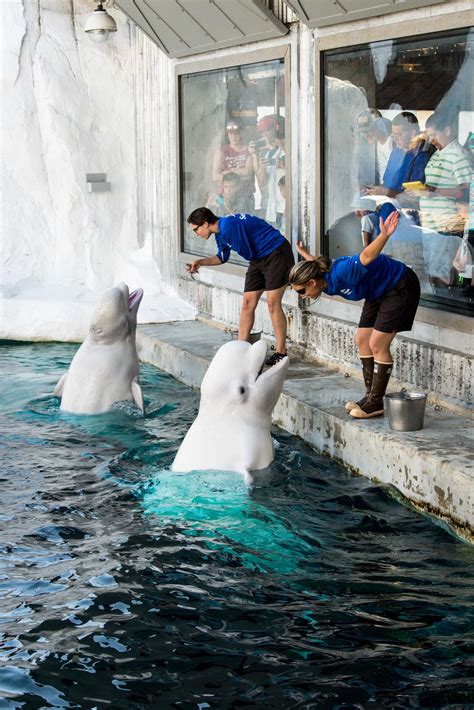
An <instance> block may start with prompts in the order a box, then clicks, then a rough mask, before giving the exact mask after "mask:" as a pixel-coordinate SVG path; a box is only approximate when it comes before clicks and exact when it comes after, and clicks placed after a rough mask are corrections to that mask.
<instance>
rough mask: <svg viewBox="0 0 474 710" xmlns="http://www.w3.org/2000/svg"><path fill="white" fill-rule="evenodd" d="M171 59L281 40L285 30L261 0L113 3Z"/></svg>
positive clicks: (129, 0) (121, 0)
mask: <svg viewBox="0 0 474 710" xmlns="http://www.w3.org/2000/svg"><path fill="white" fill-rule="evenodd" d="M114 2H115V5H117V7H119V8H120V9H121V10H122V11H123V12H124V13H125V14H126V15H127V16H128V17H129V18H130V19H131V20H132V21H133V22H134V23H135V24H136V25H138V27H140V29H141V30H143V32H145V34H147V35H148V37H149V38H150V39H151V40H152V41H153V42H155V43H156V44H157V45H158V46H159V47H160V49H162V50H163V52H165V54H167V55H168V57H171V58H179V57H187V56H189V55H192V54H200V53H202V52H211V51H212V50H215V49H222V48H224V47H232V46H236V45H242V44H246V43H247V42H256V41H257V40H263V39H271V38H274V37H282V36H283V35H285V34H286V33H287V32H288V28H287V27H286V26H285V25H284V24H283V23H282V22H280V20H278V19H277V18H276V17H275V15H274V14H273V13H272V12H271V11H270V10H269V9H268V8H267V7H265V5H264V4H263V2H261V0H114Z"/></svg>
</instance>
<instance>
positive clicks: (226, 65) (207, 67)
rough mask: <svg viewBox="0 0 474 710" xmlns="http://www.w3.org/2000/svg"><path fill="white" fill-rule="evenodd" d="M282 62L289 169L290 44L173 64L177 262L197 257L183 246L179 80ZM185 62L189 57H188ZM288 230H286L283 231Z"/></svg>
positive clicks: (232, 268)
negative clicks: (276, 61)
mask: <svg viewBox="0 0 474 710" xmlns="http://www.w3.org/2000/svg"><path fill="white" fill-rule="evenodd" d="M276 59H282V60H283V63H284V76H285V155H286V156H287V161H286V162H287V164H288V165H290V166H291V104H290V100H291V92H290V72H291V44H290V43H289V42H288V41H286V42H285V43H284V44H279V45H277V46H273V47H268V48H265V49H260V50H253V51H249V52H243V53H242V54H233V55H228V56H223V57H218V58H215V59H198V58H196V61H194V62H193V64H192V65H191V64H190V63H189V61H188V62H186V63H184V62H183V63H181V64H177V65H176V67H175V96H176V109H175V110H176V132H177V140H176V165H177V167H178V169H177V171H176V173H177V174H176V197H177V225H178V261H179V262H183V263H185V262H189V259H190V257H192V258H199V256H200V254H196V253H194V252H192V251H187V250H186V248H185V246H184V229H185V228H186V226H185V225H184V224H183V221H182V219H183V218H182V190H183V180H182V160H183V152H182V146H181V122H180V118H181V84H180V81H181V77H183V76H191V75H192V74H201V73H203V72H206V71H219V70H220V69H230V68H233V67H235V68H237V69H238V68H239V67H243V66H248V65H251V64H262V63H264V62H267V61H272V60H276ZM188 60H189V58H188ZM291 172H292V171H291V169H290V170H288V172H287V174H286V176H285V177H286V185H287V190H288V195H289V196H290V198H289V199H287V200H286V212H285V218H286V223H287V224H288V225H291V224H292V222H291V213H292V201H293V200H292V197H291V194H292V193H291V187H292V176H291ZM287 231H289V230H287ZM286 238H287V239H288V241H289V242H290V244H291V230H290V231H289V233H288V234H287V235H286ZM219 270H220V271H221V272H224V273H229V274H234V275H237V276H243V275H244V274H245V272H246V270H247V267H246V266H243V265H240V264H231V263H229V262H227V263H225V264H223V265H222V266H220V267H219Z"/></svg>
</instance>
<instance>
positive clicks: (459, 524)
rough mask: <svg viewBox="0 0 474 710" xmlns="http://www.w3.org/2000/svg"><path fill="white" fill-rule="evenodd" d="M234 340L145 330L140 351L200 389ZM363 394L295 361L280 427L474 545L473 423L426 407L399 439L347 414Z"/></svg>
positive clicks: (170, 329)
mask: <svg viewBox="0 0 474 710" xmlns="http://www.w3.org/2000/svg"><path fill="white" fill-rule="evenodd" d="M229 337H230V336H229V334H228V333H226V332H225V331H224V330H223V329H222V328H215V327H211V326H210V325H207V324H204V323H202V322H199V321H185V322H176V323H163V324H157V325H141V326H139V327H138V329H137V347H138V352H139V356H140V359H141V360H142V361H143V362H148V363H151V364H153V365H155V366H156V367H159V368H161V369H163V370H165V371H166V372H169V373H170V374H171V375H173V376H174V377H176V378H177V379H178V380H180V381H181V382H184V383H186V384H188V385H191V386H193V387H199V386H200V384H201V381H202V378H203V376H204V373H205V372H206V369H207V367H208V365H209V363H210V361H211V359H212V357H213V355H214V353H215V352H216V350H217V349H218V348H219V347H220V346H221V345H223V344H224V343H226V342H228V340H229ZM362 389H363V388H362V387H361V382H360V381H358V380H356V379H355V378H353V377H346V376H344V374H342V373H340V372H334V371H333V370H330V369H328V368H326V367H324V366H322V365H318V364H315V363H313V362H308V361H305V360H302V359H300V358H294V357H291V356H290V368H289V371H288V376H287V379H286V381H285V386H284V389H283V394H282V396H281V397H280V400H279V402H278V404H277V406H276V408H275V411H274V423H275V424H277V425H278V426H281V427H282V428H284V429H286V430H287V431H289V432H290V433H292V434H295V435H297V436H300V437H301V438H302V439H303V440H304V441H306V442H308V443H309V444H310V445H311V446H313V447H314V448H315V449H317V450H318V451H320V452H322V453H324V454H328V455H329V456H331V458H334V459H336V460H337V461H339V462H340V463H342V464H344V465H345V466H348V467H349V468H350V469H351V470H353V471H355V472H357V473H359V474H362V475H364V476H367V477H369V478H371V479H372V480H374V481H380V482H384V483H389V484H391V485H393V486H395V487H396V488H397V489H398V490H399V491H400V493H402V494H403V496H405V498H407V499H408V500H409V501H410V502H411V503H412V504H413V505H415V506H416V507H418V508H419V509H421V510H423V511H425V512H427V513H430V514H432V515H435V516H436V517H438V518H441V519H443V520H444V521H445V522H447V523H448V524H449V525H450V526H451V528H452V529H453V530H455V532H456V533H457V534H458V535H459V536H460V537H462V538H464V539H466V540H469V541H471V542H473V541H474V516H473V503H474V501H473V499H474V486H473V482H474V427H473V422H472V419H471V418H470V417H469V416H468V415H467V413H466V415H461V414H454V413H452V412H449V411H445V410H443V409H441V410H437V409H435V408H434V407H433V406H431V405H430V404H428V405H427V407H426V414H425V425H424V428H423V429H422V430H421V431H417V432H395V431H392V430H391V429H390V428H389V426H388V421H387V419H386V417H384V418H376V419H370V420H365V421H361V420H355V419H353V418H351V417H350V416H349V415H348V414H347V413H346V412H345V410H344V404H345V403H346V402H347V401H349V400H351V399H358V398H359V397H360V396H361V394H362ZM393 389H396V387H395V388H392V390H393Z"/></svg>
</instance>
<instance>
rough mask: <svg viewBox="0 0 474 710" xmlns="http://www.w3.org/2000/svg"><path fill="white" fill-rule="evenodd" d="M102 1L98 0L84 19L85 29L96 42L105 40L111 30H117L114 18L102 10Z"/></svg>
mask: <svg viewBox="0 0 474 710" xmlns="http://www.w3.org/2000/svg"><path fill="white" fill-rule="evenodd" d="M104 1H105V0H99V2H98V3H97V7H96V9H95V10H94V12H93V13H92V15H89V17H88V18H87V20H86V26H85V31H86V32H87V34H88V35H89V37H90V38H91V39H92V40H93V41H94V42H97V43H101V42H107V40H108V39H109V35H110V33H111V32H117V25H116V22H115V20H114V18H113V17H112V16H111V15H109V13H108V12H107V10H104Z"/></svg>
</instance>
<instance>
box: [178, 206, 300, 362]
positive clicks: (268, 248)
mask: <svg viewBox="0 0 474 710" xmlns="http://www.w3.org/2000/svg"><path fill="white" fill-rule="evenodd" d="M187 221H188V224H189V225H190V226H191V228H192V230H193V232H194V233H195V234H196V236H198V237H200V238H201V239H209V237H210V236H211V235H214V238H215V241H216V246H217V253H216V254H215V255H214V256H208V257H203V258H201V259H195V260H194V261H193V262H192V263H190V264H187V265H186V269H187V271H188V272H189V273H190V274H193V273H196V271H199V268H200V267H201V266H219V265H220V264H224V263H225V262H226V261H228V259H229V257H230V253H231V251H235V252H237V254H239V255H240V256H241V257H243V258H244V259H247V260H248V261H249V262H250V264H249V268H248V269H247V273H246V275H245V286H244V296H243V301H242V309H241V312H240V321H239V340H248V339H249V337H250V333H251V331H252V327H253V324H254V320H255V310H256V308H257V305H258V302H259V300H260V297H261V295H262V294H263V292H264V291H266V293H267V305H268V311H269V313H270V318H271V320H272V325H273V329H274V331H275V340H276V352H275V353H274V354H273V355H272V356H271V357H269V358H268V359H267V360H266V364H267V365H270V366H271V365H275V364H276V363H277V362H279V361H280V360H281V359H282V358H284V357H286V316H285V314H284V312H283V309H282V306H281V301H282V298H283V294H284V292H285V290H286V287H287V286H288V276H289V273H290V270H291V267H292V266H293V265H294V263H295V259H294V256H293V252H292V250H291V246H290V244H289V242H288V241H287V240H286V239H285V237H284V236H283V235H282V234H281V233H280V232H279V231H278V230H277V229H275V228H274V227H272V225H271V224H268V222H265V220H263V219H260V217H255V216H254V215H251V214H233V215H229V216H228V217H221V218H218V217H216V215H215V214H214V213H213V212H212V211H211V210H210V209H208V208H207V207H198V208H197V209H195V210H194V211H193V212H191V214H190V215H189V217H188V220H187Z"/></svg>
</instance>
